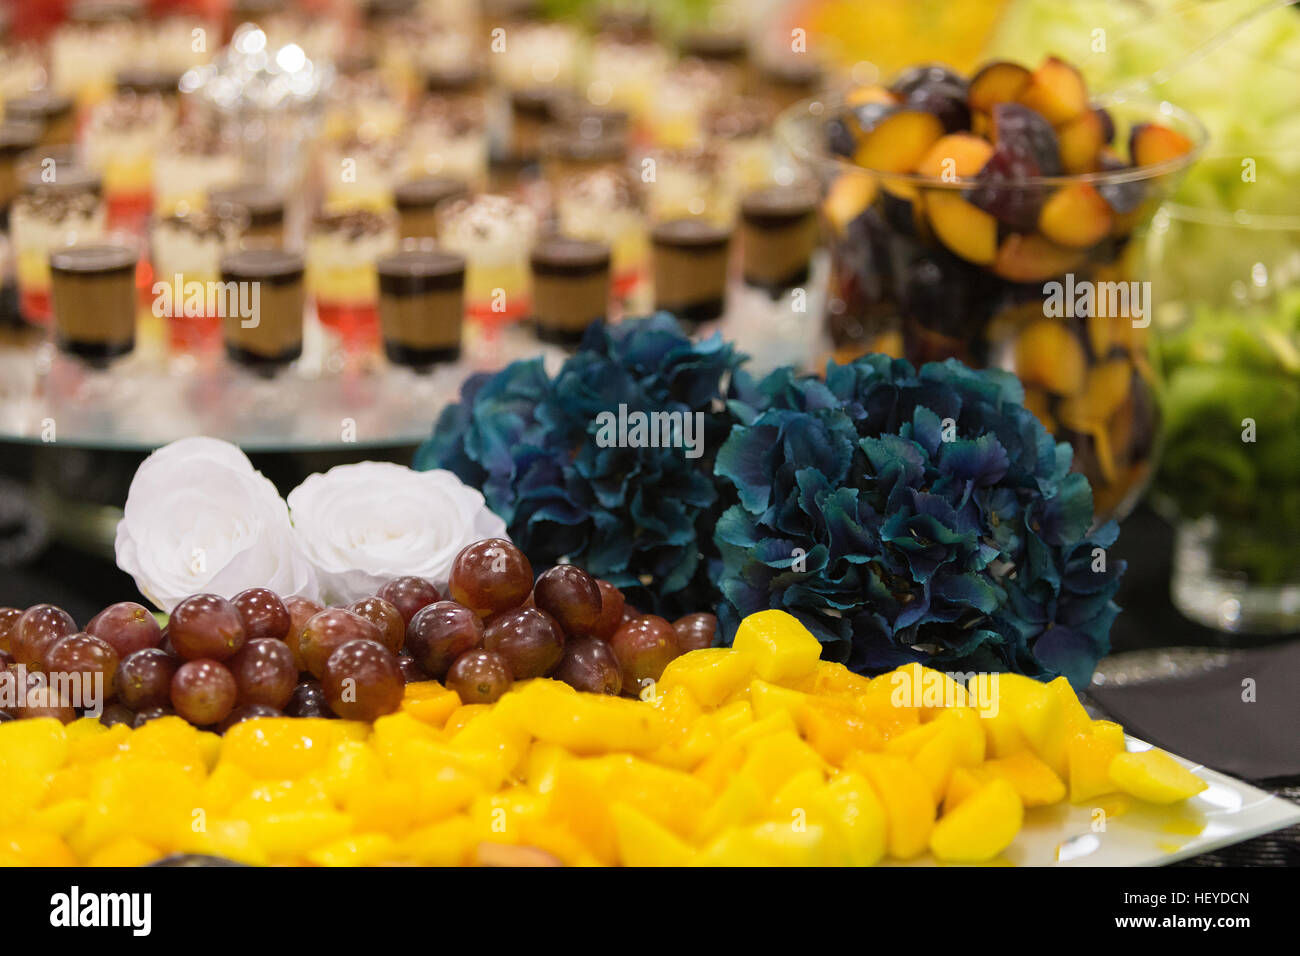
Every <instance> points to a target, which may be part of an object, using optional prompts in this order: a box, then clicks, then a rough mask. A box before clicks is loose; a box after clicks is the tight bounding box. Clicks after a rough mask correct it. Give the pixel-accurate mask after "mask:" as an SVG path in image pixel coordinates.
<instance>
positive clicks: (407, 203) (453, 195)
mask: <svg viewBox="0 0 1300 956" xmlns="http://www.w3.org/2000/svg"><path fill="white" fill-rule="evenodd" d="M467 195H469V190H468V189H467V188H466V186H465V184H464V183H463V182H461V181H460V180H458V179H451V178H449V177H446V176H421V177H419V178H418V179H411V180H408V181H407V182H404V183H401V184H399V185H398V186H397V187H396V188H395V189H394V190H393V205H394V206H395V207H396V208H397V218H398V224H397V227H398V231H399V232H400V233H401V235H402V238H403V239H432V238H435V237H436V236H437V235H438V217H437V211H438V206H439V205H440V204H442V203H444V202H446V201H447V200H450V199H460V198H461V197H462V196H467Z"/></svg>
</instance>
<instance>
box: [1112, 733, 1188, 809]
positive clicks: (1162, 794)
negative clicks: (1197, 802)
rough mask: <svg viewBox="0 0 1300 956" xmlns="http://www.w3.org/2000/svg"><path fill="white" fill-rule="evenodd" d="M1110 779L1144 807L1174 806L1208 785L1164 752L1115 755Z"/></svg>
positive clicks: (1152, 750) (1146, 751) (1149, 751)
mask: <svg viewBox="0 0 1300 956" xmlns="http://www.w3.org/2000/svg"><path fill="white" fill-rule="evenodd" d="M1110 779H1111V781H1112V782H1113V783H1114V784H1115V786H1116V787H1118V788H1119V789H1120V790H1122V791H1124V793H1128V794H1132V795H1133V796H1135V797H1137V798H1138V799H1139V800H1145V801H1146V802H1147V803H1177V802H1178V801H1179V800H1186V799H1187V798H1188V797H1194V796H1196V795H1197V794H1198V793H1200V792H1201V791H1202V790H1204V789H1206V788H1207V787H1208V786H1209V784H1208V783H1206V782H1205V781H1204V780H1202V779H1201V778H1200V777H1198V776H1196V774H1194V773H1192V772H1191V771H1190V770H1188V769H1187V768H1186V767H1184V766H1183V765H1182V764H1180V763H1179V762H1178V761H1177V760H1175V759H1174V758H1173V757H1171V756H1169V754H1167V753H1165V752H1164V751H1163V750H1157V749H1156V748H1154V747H1152V748H1151V749H1150V750H1143V751H1139V752H1138V753H1122V754H1116V755H1115V757H1113V758H1112V759H1111V762H1110Z"/></svg>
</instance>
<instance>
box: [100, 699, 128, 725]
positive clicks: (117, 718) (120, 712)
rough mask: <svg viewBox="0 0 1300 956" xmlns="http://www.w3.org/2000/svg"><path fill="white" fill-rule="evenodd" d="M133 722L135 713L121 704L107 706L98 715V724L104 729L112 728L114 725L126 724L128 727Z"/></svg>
mask: <svg viewBox="0 0 1300 956" xmlns="http://www.w3.org/2000/svg"><path fill="white" fill-rule="evenodd" d="M134 721H135V711H133V710H131V708H129V707H124V706H122V705H121V704H109V705H108V706H107V707H105V708H104V712H103V713H102V714H100V715H99V722H100V723H101V724H103V725H104V726H105V727H112V726H113V725H114V724H126V725H127V726H128V727H130V726H131V724H132V723H133V722H134Z"/></svg>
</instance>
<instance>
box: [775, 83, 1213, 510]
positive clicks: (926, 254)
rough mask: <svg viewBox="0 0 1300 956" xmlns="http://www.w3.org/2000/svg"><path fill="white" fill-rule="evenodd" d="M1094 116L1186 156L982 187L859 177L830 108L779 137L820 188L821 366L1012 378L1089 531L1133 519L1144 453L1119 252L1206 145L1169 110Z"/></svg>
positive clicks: (1147, 467) (1147, 441) (806, 107)
mask: <svg viewBox="0 0 1300 956" xmlns="http://www.w3.org/2000/svg"><path fill="white" fill-rule="evenodd" d="M1101 105H1104V106H1105V108H1106V110H1107V112H1108V113H1109V115H1110V118H1111V120H1112V122H1113V124H1114V128H1115V129H1114V132H1115V135H1114V140H1113V141H1115V142H1124V141H1126V140H1127V137H1128V133H1129V130H1130V129H1131V128H1132V126H1133V125H1135V124H1136V123H1140V122H1147V121H1152V122H1158V123H1160V124H1161V125H1163V126H1166V127H1169V128H1171V129H1173V130H1175V131H1176V132H1178V133H1180V134H1181V135H1183V136H1185V137H1187V139H1189V140H1190V141H1191V143H1192V149H1191V151H1190V152H1188V153H1187V154H1185V155H1183V156H1179V157H1177V158H1175V159H1169V160H1166V161H1164V162H1162V163H1158V164H1154V165H1150V166H1144V167H1141V168H1131V167H1124V168H1118V169H1112V170H1109V171H1103V172H1095V173H1081V174H1077V175H1065V176H1052V177H1046V176H1039V177H1031V178H1025V179H1018V180H1015V181H1014V182H1010V183H1000V184H994V185H990V184H989V183H986V182H984V181H982V180H979V179H976V178H974V177H965V178H963V177H960V176H941V177H935V176H925V175H918V174H900V173H888V172H881V171H878V170H872V169H865V168H863V167H860V166H857V165H855V164H854V163H852V162H850V161H848V160H846V159H844V158H842V157H841V156H839V155H837V154H835V153H833V152H831V150H830V148H829V146H828V142H829V136H830V134H831V130H830V129H828V123H829V121H830V120H831V119H832V117H836V116H838V115H840V112H841V110H840V106H841V103H840V101H839V99H838V98H837V97H836V96H830V95H828V96H824V97H818V98H814V99H811V100H806V101H804V102H802V103H800V104H798V105H796V106H794V107H792V108H791V109H790V110H789V111H787V113H785V114H784V115H783V116H782V117H781V119H780V120H779V122H778V132H779V135H780V136H781V138H782V140H783V141H784V142H785V144H786V146H787V147H788V148H789V149H790V150H791V152H792V153H793V154H794V155H795V157H796V159H797V160H799V161H801V162H802V163H803V164H804V165H805V166H806V167H807V168H808V169H809V170H810V171H811V172H812V174H813V175H814V176H815V177H816V178H817V179H818V181H819V182H820V184H821V186H822V189H823V197H824V198H823V202H822V220H823V224H824V229H825V235H826V241H827V245H828V247H829V250H830V260H831V278H830V288H829V290H828V294H827V307H826V317H825V319H826V324H827V332H828V333H829V337H830V340H831V343H832V345H833V347H834V350H835V355H836V358H837V359H839V360H841V361H847V360H850V359H852V358H855V357H856V356H857V355H860V354H863V353H865V352H885V353H888V354H891V355H895V356H899V357H902V358H906V359H908V360H910V361H912V362H913V363H923V362H929V361H937V360H942V359H945V358H958V359H960V360H962V361H963V362H965V363H966V364H968V365H971V366H974V367H999V368H1004V369H1007V370H1009V371H1012V372H1014V373H1015V374H1016V375H1018V376H1019V377H1020V380H1021V381H1022V382H1023V383H1024V386H1025V404H1026V405H1027V406H1028V407H1029V408H1031V409H1032V410H1033V411H1034V412H1035V414H1037V415H1038V417H1039V418H1040V419H1041V420H1042V421H1043V423H1044V424H1045V425H1046V426H1047V428H1048V429H1049V430H1051V431H1052V432H1053V433H1054V434H1055V435H1056V436H1057V437H1058V438H1059V439H1061V440H1063V441H1068V442H1070V444H1071V445H1072V446H1073V448H1074V461H1075V467H1076V469H1078V470H1081V471H1083V472H1084V473H1085V474H1086V475H1087V476H1088V478H1089V480H1090V481H1091V483H1092V487H1093V496H1094V503H1095V507H1096V512H1097V517H1098V520H1099V521H1100V520H1104V519H1105V518H1108V517H1122V516H1123V515H1124V514H1127V513H1128V511H1129V510H1131V509H1132V507H1133V505H1134V504H1135V503H1136V501H1137V499H1138V497H1139V496H1140V494H1141V492H1142V490H1143V488H1144V487H1145V485H1146V483H1147V481H1148V480H1149V478H1150V476H1151V473H1152V468H1153V461H1154V457H1155V450H1156V437H1157V426H1158V421H1159V413H1158V408H1157V404H1156V400H1155V382H1156V365H1155V363H1154V362H1153V361H1152V356H1151V354H1150V348H1149V342H1148V336H1147V331H1148V327H1149V325H1150V322H1151V296H1150V289H1151V286H1150V284H1149V283H1145V282H1143V281H1142V279H1143V277H1142V276H1141V274H1140V269H1139V268H1138V267H1137V265H1135V262H1134V260H1135V259H1137V258H1138V256H1136V255H1134V253H1135V250H1136V249H1137V246H1136V245H1135V244H1133V243H1132V242H1131V239H1132V237H1133V235H1134V233H1135V232H1137V231H1138V230H1140V229H1142V228H1143V227H1144V226H1146V224H1147V223H1148V222H1149V221H1150V219H1151V217H1152V215H1153V214H1154V212H1155V211H1156V209H1157V208H1159V206H1160V204H1161V203H1162V202H1163V201H1164V199H1165V198H1166V196H1167V195H1168V194H1169V192H1170V191H1171V189H1172V187H1173V186H1174V185H1175V184H1176V182H1177V180H1178V179H1179V177H1180V176H1181V174H1182V173H1183V172H1184V171H1185V170H1186V168H1187V167H1188V165H1189V164H1190V163H1191V162H1192V161H1193V160H1194V159H1195V158H1196V156H1197V154H1198V153H1199V152H1200V150H1201V148H1202V147H1203V145H1204V142H1205V131H1204V129H1203V127H1202V126H1201V125H1200V124H1199V123H1198V122H1197V121H1196V120H1195V119H1194V118H1193V117H1192V116H1190V115H1189V114H1187V113H1186V112H1184V111H1182V110H1180V109H1178V108H1177V107H1175V106H1173V105H1172V104H1169V103H1166V102H1156V101H1136V100H1129V101H1124V102H1109V103H1104V104H1101ZM972 199H974V200H976V201H977V202H978V205H976V204H975V203H974V202H971V201H970V200H972ZM1049 210H1050V212H1049ZM1044 231H1047V232H1048V233H1050V235H1051V236H1052V237H1053V238H1051V239H1049V238H1047V237H1046V236H1045V235H1044Z"/></svg>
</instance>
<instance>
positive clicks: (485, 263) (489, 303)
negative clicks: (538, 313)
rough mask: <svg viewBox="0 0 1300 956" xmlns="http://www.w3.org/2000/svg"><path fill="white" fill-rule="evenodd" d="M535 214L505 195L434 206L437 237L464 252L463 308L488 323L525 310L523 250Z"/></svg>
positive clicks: (532, 234)
mask: <svg viewBox="0 0 1300 956" xmlns="http://www.w3.org/2000/svg"><path fill="white" fill-rule="evenodd" d="M537 231H538V223H537V214H536V213H534V212H533V210H532V209H530V208H529V207H528V206H526V205H524V204H523V203H521V202H517V201H516V200H514V199H511V198H509V197H508V196H497V195H491V194H486V195H480V196H475V197H473V198H469V199H458V200H456V201H454V202H452V203H449V204H447V205H445V206H443V207H442V208H441V209H440V210H439V211H438V239H439V242H440V243H441V244H442V246H443V247H444V248H445V249H448V250H450V251H452V252H458V253H460V254H461V255H462V256H464V257H465V311H466V313H467V314H468V315H469V316H470V317H472V318H474V319H476V320H478V321H481V322H483V323H485V324H487V325H488V326H493V325H497V324H500V323H503V322H513V321H518V320H519V319H522V318H524V317H525V316H527V315H528V313H529V302H528V296H529V273H528V253H529V250H530V249H532V246H533V241H534V239H535V238H536V236H537Z"/></svg>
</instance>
